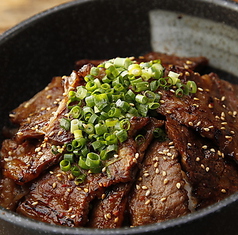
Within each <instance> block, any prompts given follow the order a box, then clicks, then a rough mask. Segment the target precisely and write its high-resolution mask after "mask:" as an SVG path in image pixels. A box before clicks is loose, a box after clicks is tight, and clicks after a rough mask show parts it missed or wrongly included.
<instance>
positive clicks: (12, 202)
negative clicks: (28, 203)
mask: <svg viewBox="0 0 238 235" xmlns="http://www.w3.org/2000/svg"><path fill="white" fill-rule="evenodd" d="M28 193H29V188H28V187H27V186H20V185H17V184H16V183H15V182H14V180H12V179H10V178H6V177H2V178H1V180H0V206H2V207H4V208H6V209H9V210H12V211H15V210H16V207H17V206H18V203H19V200H21V199H22V198H23V197H24V196H25V195H27V194H28Z"/></svg>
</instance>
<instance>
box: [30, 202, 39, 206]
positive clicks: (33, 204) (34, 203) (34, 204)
mask: <svg viewBox="0 0 238 235" xmlns="http://www.w3.org/2000/svg"><path fill="white" fill-rule="evenodd" d="M38 203H39V202H33V203H32V204H31V205H32V206H36V205H37V204H38Z"/></svg>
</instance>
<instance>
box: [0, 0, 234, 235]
mask: <svg viewBox="0 0 238 235" xmlns="http://www.w3.org/2000/svg"><path fill="white" fill-rule="evenodd" d="M152 50H155V51H160V52H167V53H176V54H178V55H181V56H184V55H185V56H187V55H188V56H196V55H203V56H207V57H208V58H209V60H210V64H211V66H213V67H215V68H217V69H219V70H223V71H225V72H222V71H218V72H219V73H220V75H221V76H223V78H226V79H229V80H233V82H236V77H237V75H238V64H237V62H238V4H237V3H234V2H230V1H221V0H217V1H216V0H193V1H192V0H81V1H74V2H70V3H68V4H65V5H61V6H59V7H56V8H53V9H50V10H48V11H46V12H43V13H41V14H39V15H36V16H34V17H32V18H30V19H28V20H27V21H25V22H23V23H21V24H19V25H17V26H16V27H14V28H13V29H11V30H9V31H7V32H6V33H4V34H3V35H2V36H0V94H1V95H0V115H1V121H0V129H2V128H3V126H4V125H7V123H8V112H9V111H10V110H11V109H13V108H15V107H16V106H17V105H18V104H20V103H21V102H22V101H24V100H27V99H29V98H30V97H31V96H32V95H34V94H35V93H36V92H37V91H39V90H40V89H42V88H43V87H44V86H45V85H46V84H47V83H48V82H49V81H50V80H51V78H52V77H53V76H56V75H68V74H70V72H71V70H72V69H73V67H74V62H75V61H76V60H79V59H82V58H89V59H101V58H112V57H116V56H131V55H135V56H138V55H141V54H144V53H147V52H150V51H152ZM2 139H3V137H2V136H1V140H2ZM237 218H238V195H237V194H235V195H232V196H230V197H229V198H227V199H225V200H223V201H221V202H219V203H217V204H215V205H213V206H210V207H208V208H206V209H204V210H201V211H199V212H196V213H193V214H190V215H187V216H184V217H181V218H178V219H174V220H170V221H167V222H163V223H159V224H153V225H149V226H141V227H135V228H121V229H113V230H95V229H84V228H65V227H60V226H53V225H49V224H45V223H41V222H38V221H33V220H30V219H27V218H23V217H21V216H19V215H17V214H15V213H11V212H9V211H7V210H5V209H0V234H2V235H12V234H18V235H26V234H28V235H31V234H34V235H38V234H148V233H150V234H160V235H174V234H180V235H182V234H193V235H196V234H199V235H200V234H203V235H208V234H216V235H219V234H222V235H224V234H232V235H233V234H238V223H237Z"/></svg>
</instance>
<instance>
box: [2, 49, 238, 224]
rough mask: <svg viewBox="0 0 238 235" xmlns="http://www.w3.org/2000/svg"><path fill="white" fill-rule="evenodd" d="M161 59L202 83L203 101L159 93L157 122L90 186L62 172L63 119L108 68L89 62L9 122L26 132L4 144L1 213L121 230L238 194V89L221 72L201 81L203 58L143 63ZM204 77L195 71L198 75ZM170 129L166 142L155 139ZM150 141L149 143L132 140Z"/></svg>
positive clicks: (141, 123) (143, 127) (135, 123)
mask: <svg viewBox="0 0 238 235" xmlns="http://www.w3.org/2000/svg"><path fill="white" fill-rule="evenodd" d="M155 59H160V60H161V62H162V64H163V66H164V67H165V75H166V74H168V73H169V71H173V72H176V73H179V74H180V79H181V80H182V81H183V82H186V81H188V80H192V81H195V82H196V84H197V86H198V90H197V92H196V93H195V94H191V95H188V96H183V97H180V98H178V97H177V96H176V95H175V92H174V90H173V89H170V90H162V89H161V90H159V92H160V95H161V97H162V99H161V105H160V107H159V108H158V109H157V113H158V115H157V116H156V118H155V117H145V118H142V117H134V118H132V119H131V129H130V131H129V138H128V140H127V141H125V142H124V143H123V144H121V145H120V146H119V152H118V160H116V161H114V162H111V164H110V165H109V171H110V175H108V174H107V173H106V172H101V173H96V174H95V173H94V174H93V173H91V174H87V178H86V180H85V181H84V182H83V183H80V184H79V183H78V182H76V181H75V179H74V177H73V176H72V174H71V173H69V172H63V171H62V170H61V169H60V167H59V161H60V160H61V157H62V156H61V154H55V153H53V152H52V146H56V148H57V149H58V150H60V149H62V148H63V146H64V144H66V143H68V142H70V141H71V140H72V138H73V136H72V134H70V133H69V132H67V131H65V130H64V129H62V128H61V127H60V125H59V120H60V119H61V118H62V117H64V115H65V114H66V112H67V107H66V104H67V101H68V100H67V99H68V96H67V95H66V94H67V93H68V91H69V90H71V89H74V88H75V87H77V86H78V85H82V84H84V80H83V77H84V76H85V75H87V74H88V73H89V70H90V68H91V67H92V66H95V65H98V64H99V63H100V62H102V61H92V60H81V61H78V62H77V64H76V70H75V71H73V72H72V74H71V75H70V76H68V77H55V78H54V79H53V80H52V82H51V83H50V84H49V85H48V86H47V87H46V88H45V89H44V90H42V91H40V92H39V93H38V94H36V95H35V96H34V97H33V98H32V99H30V100H29V101H27V102H24V103H23V104H21V105H20V106H19V107H18V108H16V109H15V110H13V111H12V113H11V114H10V118H11V121H12V122H13V123H15V124H17V125H19V129H18V131H17V132H16V133H15V134H14V136H13V137H12V138H11V139H6V140H5V141H4V142H3V143H2V149H1V171H2V174H1V182H0V204H1V206H3V207H5V208H8V209H10V210H13V211H16V212H18V213H19V214H21V215H24V216H27V217H30V218H34V219H36V220H40V221H43V222H48V223H51V224H58V225H65V226H70V227H82V226H84V227H93V228H117V227H122V226H139V225H145V224H151V223H157V222H162V221H165V220H168V219H173V218H177V217H179V216H183V215H186V214H188V213H190V212H192V211H194V210H198V209H200V208H204V207H206V206H208V205H211V204H213V203H215V202H218V201H220V200H222V199H223V198H225V197H227V196H228V195H230V194H232V193H234V192H236V191H237V190H238V167H237V162H238V145H237V143H238V138H237V131H238V125H237V117H236V115H237V111H238V102H237V101H238V96H237V94H238V93H237V87H236V86H234V85H232V84H230V83H228V82H226V81H224V80H221V79H220V78H218V76H217V75H216V74H214V73H211V74H208V75H202V76H201V75H200V74H199V73H198V72H197V71H199V70H200V69H201V68H203V67H204V66H206V65H207V63H208V61H207V59H206V58H204V57H194V58H180V57H176V56H170V55H166V54H161V53H155V52H153V53H149V54H147V55H145V56H143V57H140V58H138V59H137V60H138V62H142V61H150V60H155ZM195 71H196V72H195ZM158 127H162V128H164V129H165V130H166V133H167V138H166V139H165V140H164V141H161V140H158V139H155V138H154V136H153V131H154V130H155V128H158ZM141 131H143V133H145V140H146V141H145V142H144V143H143V144H140V145H139V144H138V143H137V142H136V141H135V140H134V137H135V135H136V134H137V133H140V132H141Z"/></svg>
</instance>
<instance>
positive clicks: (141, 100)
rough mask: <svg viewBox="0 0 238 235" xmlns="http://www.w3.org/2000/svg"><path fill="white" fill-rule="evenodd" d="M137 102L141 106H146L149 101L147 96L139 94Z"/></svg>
mask: <svg viewBox="0 0 238 235" xmlns="http://www.w3.org/2000/svg"><path fill="white" fill-rule="evenodd" d="M135 101H136V102H138V103H140V104H146V103H147V101H148V99H147V98H146V96H144V95H141V94H137V95H136V98H135Z"/></svg>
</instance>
